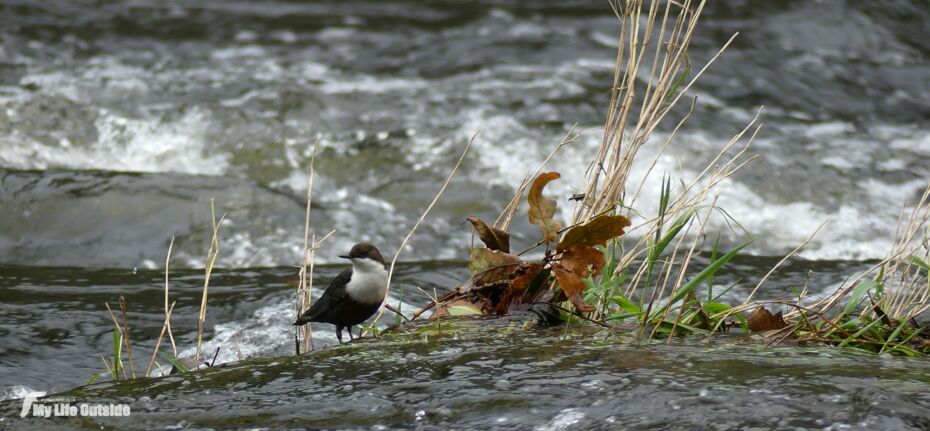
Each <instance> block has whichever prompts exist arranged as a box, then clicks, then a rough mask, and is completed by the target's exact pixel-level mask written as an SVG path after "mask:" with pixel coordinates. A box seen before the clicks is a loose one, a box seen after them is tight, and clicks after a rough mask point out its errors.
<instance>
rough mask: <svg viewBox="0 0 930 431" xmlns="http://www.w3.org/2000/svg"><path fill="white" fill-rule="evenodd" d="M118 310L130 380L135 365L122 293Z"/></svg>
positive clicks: (134, 374) (134, 370)
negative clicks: (121, 318)
mask: <svg viewBox="0 0 930 431" xmlns="http://www.w3.org/2000/svg"><path fill="white" fill-rule="evenodd" d="M119 308H120V310H121V311H122V317H123V328H124V330H125V335H126V357H128V358H129V373H130V374H131V375H132V378H136V365H135V361H134V360H133V359H132V343H131V342H130V341H129V318H128V317H127V316H126V298H125V297H124V296H123V294H122V293H120V294H119Z"/></svg>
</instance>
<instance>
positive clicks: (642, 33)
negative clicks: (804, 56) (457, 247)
mask: <svg viewBox="0 0 930 431" xmlns="http://www.w3.org/2000/svg"><path fill="white" fill-rule="evenodd" d="M704 4H705V3H704V1H700V2H692V1H682V2H672V1H652V2H640V1H633V0H628V1H625V2H620V1H615V2H611V6H612V7H613V9H614V12H615V13H616V15H617V17H618V19H619V22H620V34H619V39H620V43H619V46H618V50H617V55H616V64H615V73H614V79H613V85H612V88H611V98H610V105H609V107H608V112H607V118H606V121H605V124H604V134H603V138H602V141H601V145H600V148H599V149H598V151H597V153H596V155H595V157H594V158H593V160H592V161H591V163H590V165H589V166H588V169H587V171H586V175H585V186H584V188H583V190H584V193H583V195H582V196H583V197H582V198H581V199H580V201H579V203H578V205H577V206H576V207H575V209H574V211H573V213H572V219H571V223H570V224H571V225H578V224H582V223H585V222H587V221H590V220H591V219H593V218H594V217H596V216H598V215H600V214H605V213H613V214H622V215H626V216H628V218H630V219H635V218H636V217H635V216H639V214H638V213H636V212H635V211H634V209H633V208H634V207H635V205H636V203H637V199H638V198H639V195H640V192H641V187H642V184H643V183H644V182H645V181H646V178H648V177H649V175H650V173H651V171H652V169H653V168H654V167H655V165H656V163H657V161H658V157H661V156H662V154H663V153H664V152H665V150H666V149H667V148H668V147H669V145H670V144H671V143H672V142H673V139H674V137H675V136H676V135H677V133H678V131H679V130H680V129H681V128H682V127H683V125H684V124H685V123H686V122H687V120H688V119H689V118H690V116H691V114H692V112H693V108H694V103H695V101H694V100H692V102H691V105H690V109H689V110H688V111H687V112H686V113H685V114H684V116H683V117H682V118H681V119H679V121H678V123H677V124H676V126H675V127H674V129H673V130H672V132H671V133H670V134H669V136H668V137H667V138H666V139H665V141H664V142H663V143H662V144H661V147H660V151H659V152H658V154H657V156H656V159H655V160H653V161H652V164H651V165H650V168H649V169H648V170H647V172H646V173H645V174H644V177H643V181H641V182H640V186H639V187H638V188H636V189H632V188H631V186H630V184H631V181H630V179H631V178H630V176H631V173H632V167H633V166H634V162H636V161H637V156H638V154H639V152H640V150H641V149H642V148H643V147H644V146H645V145H646V144H647V143H648V142H650V140H651V138H652V136H653V132H654V131H655V130H656V128H657V127H658V126H659V124H660V123H661V122H662V121H663V120H664V119H665V118H666V117H667V116H668V114H669V113H670V112H671V111H672V109H674V108H675V107H676V106H677V105H678V104H679V102H680V101H681V100H682V99H683V98H684V96H685V94H686V93H687V91H688V90H689V89H690V88H691V86H692V85H693V84H694V82H696V80H697V79H698V78H699V77H700V76H701V75H702V74H703V73H704V71H706V70H707V68H708V67H709V66H710V65H711V64H712V63H713V62H714V61H715V60H716V59H717V57H718V56H719V55H720V54H721V53H722V52H723V51H724V50H725V49H726V48H727V47H728V46H729V44H730V43H731V42H732V41H733V39H734V38H735V37H736V34H734V35H733V37H731V38H730V39H729V40H728V41H727V43H726V44H725V45H724V46H723V47H722V48H721V49H720V51H719V52H717V53H716V54H715V55H714V56H713V57H711V58H710V59H709V60H708V61H707V63H706V64H705V65H704V66H703V67H702V68H701V69H699V70H698V71H697V72H696V73H695V74H694V75H693V76H692V74H691V72H692V68H691V61H690V59H689V58H688V48H689V46H690V43H691V40H692V36H693V34H694V31H695V28H696V26H697V23H698V19H699V17H700V15H701V12H702V11H703V8H704ZM760 112H761V110H760ZM760 127H761V126H760V125H759V124H758V114H757V115H756V117H755V118H753V120H752V121H751V122H750V123H749V124H748V125H747V126H746V127H745V128H744V129H743V130H741V131H739V132H738V133H737V134H736V135H735V137H734V138H733V139H731V140H730V141H729V142H728V143H726V144H725V145H723V146H722V148H721V150H720V151H719V153H718V154H717V156H716V157H714V158H713V160H711V162H710V163H709V164H708V165H707V167H706V168H705V169H704V170H703V171H702V172H700V173H699V174H698V175H697V176H696V177H694V178H692V179H691V180H690V181H684V180H682V181H680V185H678V186H677V187H674V188H673V182H672V180H671V179H670V178H666V179H665V180H663V187H662V192H661V195H660V201H659V206H658V208H659V211H658V214H656V215H655V216H654V217H651V218H648V219H646V220H644V221H642V222H640V223H639V224H638V225H637V224H634V226H633V227H632V228H631V229H630V230H629V231H628V233H627V235H626V236H624V237H622V238H620V239H617V240H613V241H611V242H610V243H609V245H608V247H607V250H606V251H607V253H606V257H607V264H606V266H605V268H604V270H603V271H602V274H603V275H602V276H601V277H600V278H599V279H597V280H591V279H589V280H587V281H586V283H587V285H588V288H587V289H586V293H585V300H586V301H587V302H588V303H591V304H596V305H595V307H596V311H595V312H593V313H589V314H588V315H587V316H586V317H587V318H590V319H595V320H603V321H605V322H609V323H618V322H636V323H637V328H638V329H637V333H638V334H639V335H640V336H641V337H646V338H654V337H657V336H666V335H668V336H672V335H674V334H683V333H696V332H711V331H714V330H716V329H719V328H721V327H723V328H725V326H724V325H721V322H722V321H723V319H724V318H725V317H724V316H727V314H726V312H728V311H730V310H731V308H732V307H730V306H728V305H726V304H723V303H721V302H719V297H720V296H721V295H722V294H723V293H725V291H724V292H717V295H716V296H715V295H713V293H712V288H711V289H709V290H708V294H707V295H706V296H704V295H701V296H700V297H699V296H698V287H699V286H702V285H704V284H709V285H711V286H712V285H713V281H712V280H713V278H714V275H715V274H716V273H717V272H718V271H719V270H721V268H723V267H724V266H725V265H726V264H727V263H729V262H730V260H731V259H732V258H733V257H734V256H736V255H737V254H738V253H739V252H740V251H741V250H743V249H744V248H745V247H746V246H747V245H749V243H751V242H752V239H751V238H748V235H747V238H746V240H745V241H744V242H743V243H741V244H739V245H737V246H735V247H733V248H732V249H730V250H726V251H720V250H719V249H718V246H719V242H717V243H716V245H715V246H714V248H713V250H712V252H711V253H712V259H711V263H710V264H708V266H706V267H705V268H703V269H700V270H693V269H692V266H693V262H694V257H695V255H696V254H697V253H700V252H701V251H702V250H704V248H705V247H704V246H705V244H704V241H705V238H706V237H707V232H706V230H705V229H706V227H707V224H708V221H709V220H710V218H711V217H712V216H714V215H721V216H723V217H727V218H728V217H729V216H728V215H727V214H726V212H725V211H724V210H722V209H719V208H718V207H717V205H716V200H717V198H716V193H715V188H716V187H717V186H718V185H719V184H720V183H721V182H722V181H724V180H725V179H727V178H729V177H730V176H732V175H734V174H735V173H736V172H737V171H739V170H740V169H741V168H743V167H744V166H746V164H747V163H750V162H751V161H753V160H754V159H755V157H754V156H751V155H748V154H747V152H748V149H749V148H750V145H751V143H752V141H753V139H754V138H755V136H756V134H757V133H758V131H759V129H760ZM741 144H742V145H741ZM521 190H522V188H521ZM519 194H520V192H518V195H519ZM508 209H510V213H509V214H507V210H505V214H507V215H508V216H510V215H512V209H511V208H509V207H508ZM640 218H641V217H640ZM502 219H504V220H509V218H508V217H502ZM734 224H736V225H737V226H738V223H734ZM630 232H636V233H637V234H638V235H637V238H638V240H629V239H626V238H629V237H630V235H629V233H630ZM694 272H697V275H695V276H693V277H691V278H690V279H688V278H687V277H686V274H692V273H694ZM556 298H558V297H557V296H556ZM564 305H568V304H564Z"/></svg>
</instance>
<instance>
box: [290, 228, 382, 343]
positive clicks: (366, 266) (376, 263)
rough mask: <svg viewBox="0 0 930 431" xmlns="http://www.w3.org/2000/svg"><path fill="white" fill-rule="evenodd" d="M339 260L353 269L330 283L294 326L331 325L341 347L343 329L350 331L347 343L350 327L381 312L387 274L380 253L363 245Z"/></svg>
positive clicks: (346, 270) (355, 246) (363, 243)
mask: <svg viewBox="0 0 930 431" xmlns="http://www.w3.org/2000/svg"><path fill="white" fill-rule="evenodd" d="M339 257H341V258H343V259H349V260H350V261H351V262H352V267H351V268H346V269H345V270H344V271H342V272H341V273H340V274H339V275H338V276H336V278H335V279H333V281H332V282H330V283H329V286H328V287H326V290H325V291H324V292H323V295H322V296H320V298H319V299H317V300H316V302H314V303H313V305H311V306H310V308H309V309H308V310H307V311H305V312H304V313H303V314H302V315H300V317H299V318H297V321H295V322H294V326H302V325H305V324H307V323H310V322H323V323H332V324H333V325H336V339H337V340H339V343H340V344H341V343H342V330H343V329H344V328H348V329H349V340H353V338H352V327H353V326H355V325H358V324H359V323H362V322H364V321H365V320H367V319H368V318H369V317H371V316H372V315H373V314H375V312H376V311H378V309H379V308H381V303H382V302H384V296H385V294H386V293H387V284H388V271H387V269H386V268H385V266H384V257H382V256H381V252H379V251H378V249H377V248H376V247H375V246H373V245H371V244H368V243H365V242H360V243H358V244H355V245H354V246H352V249H351V250H349V254H347V255H343V256H339Z"/></svg>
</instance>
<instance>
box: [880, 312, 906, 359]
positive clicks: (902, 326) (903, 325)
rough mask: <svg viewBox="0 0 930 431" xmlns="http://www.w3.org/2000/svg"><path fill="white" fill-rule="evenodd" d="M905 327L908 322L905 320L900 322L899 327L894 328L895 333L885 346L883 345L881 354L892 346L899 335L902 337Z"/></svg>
mask: <svg viewBox="0 0 930 431" xmlns="http://www.w3.org/2000/svg"><path fill="white" fill-rule="evenodd" d="M905 326H907V322H906V321H905V320H904V319H900V320H898V327H897V328H894V331H893V332H892V333H891V335H889V336H888V339H887V340H885V344H884V345H882V348H881V350H879V351H878V353H879V354H881V353H883V352H884V351H885V349H887V348H888V344H890V343H891V342H892V341H894V340H895V339H897V338H898V336H899V335H901V331H903V330H904V327H905Z"/></svg>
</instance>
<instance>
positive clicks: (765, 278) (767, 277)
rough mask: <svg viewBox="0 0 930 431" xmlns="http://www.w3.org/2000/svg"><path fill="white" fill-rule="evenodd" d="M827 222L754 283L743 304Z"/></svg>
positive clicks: (822, 224) (827, 221) (826, 221)
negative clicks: (754, 285)
mask: <svg viewBox="0 0 930 431" xmlns="http://www.w3.org/2000/svg"><path fill="white" fill-rule="evenodd" d="M829 222H830V221H829V220H825V221H824V222H823V223H820V226H817V229H814V232H813V233H811V234H810V235H809V236H808V237H807V239H805V240H804V242H802V243H801V244H800V245H798V246H797V247H795V248H794V250H791V251H790V252H789V253H788V254H786V255H785V257H783V258H781V260H779V261H778V263H776V264H775V266H773V267H772V269H770V270H769V272H767V273H766V274H765V276H764V277H762V279H761V280H759V282H758V283H756V287H754V288H753V289H752V291H751V292H749V296H747V297H746V300H745V301H743V302H749V301H751V300H752V297H753V296H755V295H756V291H758V290H759V288H760V287H762V285H763V284H765V281H766V280H768V279H769V276H770V275H772V273H774V272H775V270H777V269H778V267H780V266H781V264H783V263H785V262H787V261H788V259H790V258H791V256H794V255H795V254H796V253H797V252H799V251H801V249H802V248H804V246H806V245H807V244H808V243H809V242H811V240H812V239H814V237H815V236H817V233H819V232H820V229H823V227H824V226H826V225H827V223H829Z"/></svg>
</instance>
